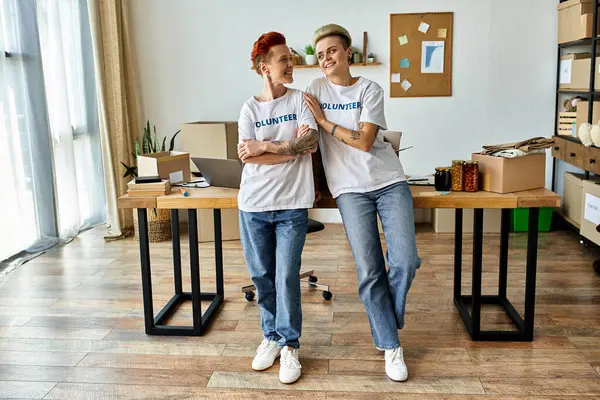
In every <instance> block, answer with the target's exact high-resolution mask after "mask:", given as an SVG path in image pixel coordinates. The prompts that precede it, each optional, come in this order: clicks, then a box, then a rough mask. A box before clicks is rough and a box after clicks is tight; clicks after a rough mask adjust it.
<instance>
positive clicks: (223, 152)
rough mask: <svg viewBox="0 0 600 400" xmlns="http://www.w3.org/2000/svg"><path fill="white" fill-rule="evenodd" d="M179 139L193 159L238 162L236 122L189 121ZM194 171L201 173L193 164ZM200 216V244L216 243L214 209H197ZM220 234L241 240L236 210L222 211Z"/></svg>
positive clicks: (225, 237)
mask: <svg viewBox="0 0 600 400" xmlns="http://www.w3.org/2000/svg"><path fill="white" fill-rule="evenodd" d="M179 136H180V138H181V146H182V149H184V150H185V151H187V152H188V153H190V157H207V158H220V159H236V160H237V159H238V155H237V143H238V124H237V122H226V121H225V122H190V123H186V124H182V126H181V133H180V134H179ZM190 162H191V160H190ZM191 169H192V171H198V168H196V166H195V165H194V164H193V163H191ZM197 214H198V218H197V219H198V242H201V243H202V242H213V241H214V240H215V236H214V217H213V210H198V213H197ZM221 234H222V237H223V240H239V239H240V225H239V211H238V210H237V209H227V210H221Z"/></svg>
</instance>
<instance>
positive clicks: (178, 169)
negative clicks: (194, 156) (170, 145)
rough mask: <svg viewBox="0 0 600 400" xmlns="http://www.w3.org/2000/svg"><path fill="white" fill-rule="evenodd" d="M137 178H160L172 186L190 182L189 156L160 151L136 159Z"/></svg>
mask: <svg viewBox="0 0 600 400" xmlns="http://www.w3.org/2000/svg"><path fill="white" fill-rule="evenodd" d="M137 166H138V175H139V176H156V175H158V176H160V177H161V178H162V179H168V180H169V181H170V182H171V183H172V184H173V183H180V182H189V181H191V180H192V173H191V171H190V154H189V153H185V152H181V151H170V152H169V151H162V152H160V153H153V154H144V155H139V156H138V157H137Z"/></svg>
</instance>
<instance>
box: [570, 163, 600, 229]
mask: <svg viewBox="0 0 600 400" xmlns="http://www.w3.org/2000/svg"><path fill="white" fill-rule="evenodd" d="M585 180H586V179H585V175H584V174H577V173H574V172H565V173H564V190H563V201H562V205H561V213H562V215H563V217H564V218H565V219H566V220H567V221H568V222H569V223H571V224H573V225H574V226H576V227H578V228H579V227H580V226H581V210H582V195H583V182H584V181H585ZM590 181H593V182H596V183H600V178H598V177H594V176H591V177H590Z"/></svg>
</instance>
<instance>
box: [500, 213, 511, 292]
mask: <svg viewBox="0 0 600 400" xmlns="http://www.w3.org/2000/svg"><path fill="white" fill-rule="evenodd" d="M510 212H511V211H510V209H508V208H504V209H502V220H501V227H500V275H499V277H498V297H500V298H501V299H506V284H507V281H508V234H509V231H510Z"/></svg>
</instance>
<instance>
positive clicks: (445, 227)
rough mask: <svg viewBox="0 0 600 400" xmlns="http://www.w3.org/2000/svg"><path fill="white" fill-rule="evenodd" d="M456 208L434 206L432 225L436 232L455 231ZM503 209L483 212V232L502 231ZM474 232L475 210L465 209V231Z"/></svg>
mask: <svg viewBox="0 0 600 400" xmlns="http://www.w3.org/2000/svg"><path fill="white" fill-rule="evenodd" d="M454 215H455V210H452V209H449V208H434V209H433V210H431V225H432V227H433V230H434V231H435V232H436V233H454ZM501 219H502V210H499V209H487V210H485V211H484V212H483V232H485V233H500V228H501V224H500V222H501ZM471 232H473V210H472V209H465V210H463V233H471Z"/></svg>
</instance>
